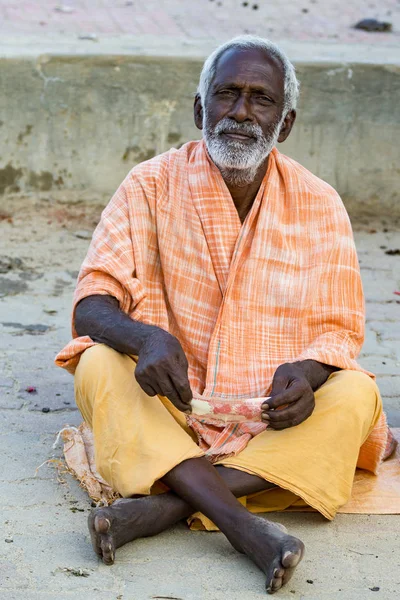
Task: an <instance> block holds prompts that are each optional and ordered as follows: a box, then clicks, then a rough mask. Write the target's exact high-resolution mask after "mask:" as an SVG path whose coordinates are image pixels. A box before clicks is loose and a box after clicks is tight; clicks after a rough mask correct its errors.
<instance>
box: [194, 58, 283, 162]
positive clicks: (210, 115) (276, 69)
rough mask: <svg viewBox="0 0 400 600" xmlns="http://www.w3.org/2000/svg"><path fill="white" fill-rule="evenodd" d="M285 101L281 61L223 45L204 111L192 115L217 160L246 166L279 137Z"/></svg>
mask: <svg viewBox="0 0 400 600" xmlns="http://www.w3.org/2000/svg"><path fill="white" fill-rule="evenodd" d="M283 106H284V73H283V69H282V66H281V64H280V62H279V61H278V60H277V59H275V58H274V57H272V56H269V55H267V54H266V53H265V52H263V51H260V50H257V49H247V50H241V49H239V50H238V49H231V50H227V51H226V52H225V53H224V54H223V55H222V56H221V58H220V59H219V61H218V64H217V71H216V74H215V77H214V79H213V81H212V83H211V86H210V89H209V91H208V94H207V98H206V100H205V106H204V107H203V112H202V114H198V115H197V119H196V124H197V125H198V126H199V125H200V123H199V122H198V120H199V119H201V126H200V128H201V129H203V135H204V139H205V142H206V145H207V148H208V151H209V153H210V155H211V158H212V159H213V160H214V162H215V163H216V164H217V166H219V167H222V168H234V169H235V168H236V169H248V168H254V167H257V166H258V165H260V164H261V163H262V162H263V161H264V160H265V158H266V157H267V156H268V154H269V153H270V152H271V150H272V148H273V147H274V146H275V144H276V142H277V141H278V140H279V141H281V140H280V132H281V128H282V126H283V125H284V118H282V112H283ZM293 120H294V117H293V119H292V121H293ZM283 128H284V127H283ZM285 137H286V136H285ZM282 141H283V140H282Z"/></svg>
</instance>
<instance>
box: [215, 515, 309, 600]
mask: <svg viewBox="0 0 400 600" xmlns="http://www.w3.org/2000/svg"><path fill="white" fill-rule="evenodd" d="M238 529H239V530H238ZM240 529H241V532H240ZM225 533H226V535H227V537H228V539H229V540H230V542H231V544H232V545H233V546H234V547H235V548H236V549H237V550H239V551H240V552H243V553H244V554H247V556H248V557H249V558H250V559H251V560H252V561H253V562H254V563H255V564H256V565H257V566H258V567H259V568H260V569H261V570H262V571H263V572H264V573H265V575H266V577H267V578H266V584H265V585H266V590H267V593H268V594H273V593H274V592H277V591H278V590H280V589H281V587H282V586H283V585H285V583H287V582H288V581H289V579H290V578H291V577H292V575H293V573H294V570H295V568H296V567H297V565H298V564H299V562H300V561H301V559H302V558H303V555H304V544H303V542H302V541H301V540H299V539H298V538H296V537H293V536H292V535H289V534H288V533H287V531H286V528H284V527H282V525H277V524H275V523H271V522H270V521H267V520H266V519H263V518H261V517H257V516H255V515H249V516H248V517H246V519H245V520H244V521H243V524H242V526H241V527H239V528H237V523H236V525H235V527H234V533H233V535H232V536H231V535H229V532H225Z"/></svg>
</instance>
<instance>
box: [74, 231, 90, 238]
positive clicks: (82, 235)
mask: <svg viewBox="0 0 400 600" xmlns="http://www.w3.org/2000/svg"><path fill="white" fill-rule="evenodd" d="M74 236H75V237H77V238H79V239H81V240H90V239H92V234H91V233H90V231H84V230H82V231H75V233H74Z"/></svg>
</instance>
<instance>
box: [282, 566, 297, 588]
mask: <svg viewBox="0 0 400 600" xmlns="http://www.w3.org/2000/svg"><path fill="white" fill-rule="evenodd" d="M295 570H296V569H294V568H293V569H285V573H284V575H283V577H282V585H285V584H286V583H287V582H288V581H290V580H291V579H292V576H293V573H294V572H295Z"/></svg>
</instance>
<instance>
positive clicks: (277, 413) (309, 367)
mask: <svg viewBox="0 0 400 600" xmlns="http://www.w3.org/2000/svg"><path fill="white" fill-rule="evenodd" d="M338 370H339V369H338V368H337V367H332V366H330V365H324V364H322V363H320V362H317V361H316V360H302V361H298V362H294V363H284V364H283V365H280V366H279V367H278V368H277V370H276V371H275V375H274V379H273V381H272V391H271V397H270V399H268V400H267V401H266V402H265V403H264V404H263V405H262V410H263V412H262V420H263V421H264V422H265V423H268V424H269V425H270V426H271V427H272V428H273V429H286V428H287V427H293V426H295V425H299V424H300V423H302V422H303V421H305V420H306V419H308V417H309V416H311V414H312V413H313V410H314V407H315V398H314V392H315V391H316V390H317V389H318V388H319V387H321V385H322V384H323V383H325V381H326V380H327V379H328V377H329V375H331V373H333V372H334V371H338ZM279 407H283V408H280V409H279V410H276V409H278V408H279Z"/></svg>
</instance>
